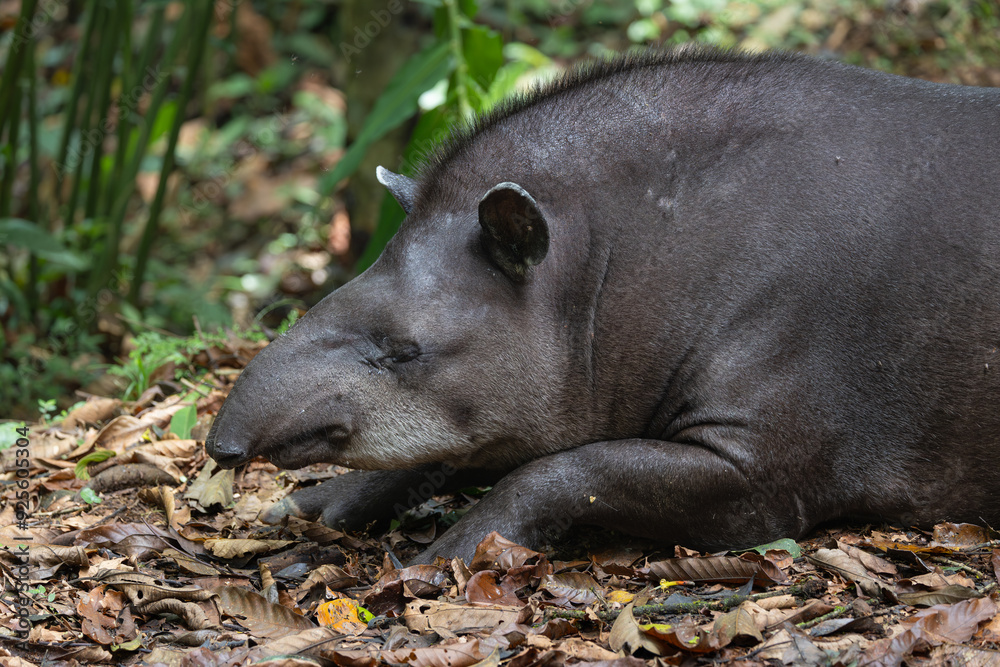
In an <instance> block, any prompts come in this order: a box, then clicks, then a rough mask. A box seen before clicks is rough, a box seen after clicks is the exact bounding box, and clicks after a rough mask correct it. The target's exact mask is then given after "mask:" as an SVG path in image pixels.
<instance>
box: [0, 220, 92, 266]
mask: <svg viewBox="0 0 1000 667" xmlns="http://www.w3.org/2000/svg"><path fill="white" fill-rule="evenodd" d="M6 243H9V244H11V245H16V246H20V247H22V248H26V249H27V250H30V251H31V252H33V253H34V254H36V255H38V256H39V257H41V258H43V259H47V260H49V261H50V262H53V263H55V264H62V265H63V266H65V267H66V268H68V269H72V270H74V271H84V270H86V269H87V268H88V267H89V266H90V260H89V259H88V258H86V257H84V256H83V255H80V254H78V253H75V252H73V251H72V250H69V249H68V248H67V247H66V246H64V245H63V244H62V243H60V242H59V241H58V240H56V238H55V237H54V236H52V234H50V233H49V232H47V231H45V230H44V229H42V228H41V227H39V226H38V225H36V224H34V223H31V222H28V221H27V220H21V219H20V218H3V219H0V244H6Z"/></svg>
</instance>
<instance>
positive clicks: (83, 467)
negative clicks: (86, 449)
mask: <svg viewBox="0 0 1000 667" xmlns="http://www.w3.org/2000/svg"><path fill="white" fill-rule="evenodd" d="M112 456H116V454H115V452H113V451H111V450H110V449H98V450H95V451H93V452H90V453H89V454H87V455H86V456H84V457H83V458H81V459H80V460H79V461H77V462H76V467H74V468H73V474H74V475H75V476H76V478H77V479H82V480H85V481H86V480H88V479H90V473H89V472H87V466H89V465H90V464H92V463H101V462H102V461H107V460H108V459H110V458H111V457H112Z"/></svg>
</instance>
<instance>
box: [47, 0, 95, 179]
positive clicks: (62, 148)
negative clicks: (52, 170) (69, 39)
mask: <svg viewBox="0 0 1000 667" xmlns="http://www.w3.org/2000/svg"><path fill="white" fill-rule="evenodd" d="M99 7H100V5H99V4H98V3H96V2H95V3H92V4H91V5H90V6H89V7H88V8H87V9H86V10H85V11H86V12H87V20H86V23H84V26H83V35H82V37H81V39H80V44H79V46H78V47H77V53H76V62H74V63H73V75H72V76H73V88H72V89H71V90H70V94H69V100H68V101H67V104H66V110H65V111H64V114H65V122H64V124H63V132H62V139H60V141H59V151H58V152H57V153H56V163H55V164H56V172H57V175H58V176H59V180H60V182H61V181H62V179H63V177H64V176H65V174H66V171H67V168H66V158H67V157H68V156H69V142H70V139H72V137H73V128H74V127H76V122H77V112H78V109H79V108H80V96H81V95H82V94H83V79H84V77H83V64H84V63H85V62H86V61H87V53H88V50H89V48H90V44H91V43H92V42H93V39H94V31H95V30H96V28H97V15H98V14H99V13H100V10H99Z"/></svg>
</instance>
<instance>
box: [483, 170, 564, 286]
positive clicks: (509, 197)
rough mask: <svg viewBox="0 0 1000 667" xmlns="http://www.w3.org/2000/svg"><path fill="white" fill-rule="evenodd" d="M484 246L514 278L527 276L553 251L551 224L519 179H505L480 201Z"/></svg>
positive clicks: (521, 278) (518, 278)
mask: <svg viewBox="0 0 1000 667" xmlns="http://www.w3.org/2000/svg"><path fill="white" fill-rule="evenodd" d="M479 224H480V225H481V226H482V228H483V237H482V239H483V247H484V248H485V249H486V252H487V253H488V254H489V256H490V258H491V259H492V260H493V261H494V262H496V264H497V266H499V267H500V268H501V269H503V271H504V273H506V274H507V275H508V276H510V278H512V279H514V280H518V281H521V280H524V278H525V276H526V275H527V273H528V268H529V267H532V266H535V265H536V264H540V263H541V261H542V260H543V259H545V255H546V254H548V252H549V226H548V224H547V223H546V222H545V218H544V217H543V216H542V212H541V211H540V210H539V209H538V204H537V203H535V200H534V199H533V198H532V196H531V195H529V194H528V193H527V192H525V190H524V188H522V187H521V186H520V185H518V184H517V183H501V184H500V185H497V186H496V187H494V188H493V189H492V190H490V191H489V192H487V193H486V196H485V197H483V198H482V199H481V200H480V201H479Z"/></svg>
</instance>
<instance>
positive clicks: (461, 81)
mask: <svg viewBox="0 0 1000 667" xmlns="http://www.w3.org/2000/svg"><path fill="white" fill-rule="evenodd" d="M444 5H445V7H446V8H447V10H448V27H449V28H450V30H451V39H450V43H451V52H452V54H453V55H454V56H455V93H456V94H457V95H458V110H459V113H461V115H462V119H463V120H464V119H466V118H468V117H470V116H471V115H472V105H471V104H470V103H469V82H468V78H469V65H468V63H466V62H465V54H464V53H463V52H462V27H461V25H459V21H460V20H461V12H460V11H459V9H458V0H444Z"/></svg>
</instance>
